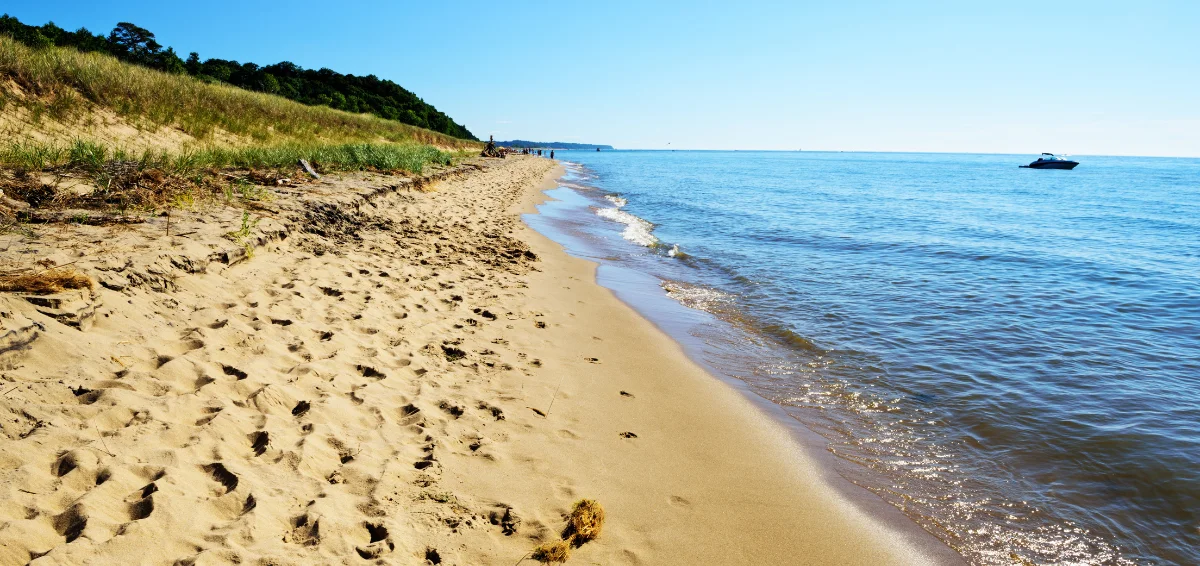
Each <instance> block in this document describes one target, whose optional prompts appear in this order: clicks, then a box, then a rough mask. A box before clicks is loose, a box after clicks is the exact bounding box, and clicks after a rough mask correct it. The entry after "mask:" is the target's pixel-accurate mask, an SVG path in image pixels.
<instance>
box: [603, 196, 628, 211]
mask: <svg viewBox="0 0 1200 566" xmlns="http://www.w3.org/2000/svg"><path fill="white" fill-rule="evenodd" d="M604 198H605V199H606V200H608V202H611V203H613V204H615V205H617V208H621V207H622V206H625V205H627V204H629V201H628V200H625V199H624V198H621V197H619V196H617V195H604Z"/></svg>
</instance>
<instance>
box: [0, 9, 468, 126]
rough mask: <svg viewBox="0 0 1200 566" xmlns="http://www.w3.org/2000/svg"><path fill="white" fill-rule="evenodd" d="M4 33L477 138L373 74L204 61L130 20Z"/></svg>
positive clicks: (10, 27)
mask: <svg viewBox="0 0 1200 566" xmlns="http://www.w3.org/2000/svg"><path fill="white" fill-rule="evenodd" d="M0 34H5V35H9V36H11V37H12V38H13V39H15V40H17V41H19V42H21V43H24V44H26V45H29V46H30V47H34V48H43V47H50V46H59V47H72V48H74V49H77V50H79V51H84V52H96V53H106V54H109V55H112V56H114V57H116V58H117V59H120V60H122V61H125V62H128V63H133V64H136V65H142V66H145V67H150V68H153V69H159V70H162V71H165V72H168V73H178V74H185V73H186V74H188V75H191V76H194V77H196V78H198V79H200V80H204V81H210V82H223V83H227V84H231V85H233V86H236V87H240V88H244V89H247V90H256V91H260V92H266V93H270V94H277V95H279V96H283V97H284V98H288V99H291V100H295V101H296V102H300V103H303V104H309V105H325V106H330V107H332V108H337V109H339V110H345V111H347V112H359V113H369V114H374V115H376V116H379V117H381V118H386V119H388V120H396V121H399V122H403V123H405V124H411V125H413V126H419V127H422V128H426V129H430V130H433V131H435V132H441V133H443V134H448V135H451V136H454V137H456V138H462V139H468V140H476V141H477V140H478V138H476V137H475V136H474V135H473V134H472V133H471V132H470V131H468V130H467V128H466V126H463V125H461V124H458V123H456V122H455V121H454V120H451V119H450V117H449V116H447V115H446V114H444V113H442V112H440V111H438V109H436V108H434V107H433V106H431V105H429V104H427V103H426V102H425V101H423V100H421V99H420V98H419V97H417V95H415V94H413V93H412V92H409V91H408V90H406V89H405V88H404V87H401V86H400V85H398V84H396V83H394V82H392V81H390V80H386V79H380V78H379V77H376V76H375V75H367V76H365V77H359V76H355V75H344V74H341V73H337V72H335V71H332V70H330V69H324V68H323V69H320V70H315V71H314V70H312V69H305V68H303V67H300V66H299V65H296V64H295V63H290V62H287V61H284V62H282V63H276V64H274V65H267V66H265V67H260V66H258V65H256V64H254V63H238V62H237V61H228V60H224V59H207V60H203V61H202V60H201V59H200V54H198V53H196V52H192V53H190V54H188V56H187V59H186V60H185V59H182V58H180V57H179V54H178V53H176V52H175V49H174V48H171V47H166V48H164V47H163V46H162V45H161V44H159V43H158V41H156V40H155V38H154V34H153V33H151V32H150V31H149V30H147V29H145V28H142V27H139V26H136V25H134V24H131V23H129V22H121V23H119V24H117V26H116V27H114V28H113V29H112V31H111V32H109V34H108V35H107V36H104V35H100V34H93V33H92V32H91V31H88V29H87V28H79V29H78V30H75V31H67V30H65V29H62V28H60V27H58V26H56V25H54V23H53V22H50V23H47V24H46V25H43V26H30V25H26V24H23V23H21V22H20V21H18V20H17V19H16V18H14V17H12V16H9V15H7V14H5V15H3V16H0Z"/></svg>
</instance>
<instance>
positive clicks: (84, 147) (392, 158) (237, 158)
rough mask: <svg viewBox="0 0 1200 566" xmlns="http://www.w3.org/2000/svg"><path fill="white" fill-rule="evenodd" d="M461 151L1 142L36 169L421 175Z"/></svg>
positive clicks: (3, 154) (8, 161)
mask: <svg viewBox="0 0 1200 566" xmlns="http://www.w3.org/2000/svg"><path fill="white" fill-rule="evenodd" d="M460 156H462V152H456V151H445V150H442V149H438V148H437V147H434V146H430V145H420V144H415V143H340V144H338V143H319V142H310V143H297V142H289V143H284V144H281V145H261V146H260V145H251V146H243V147H219V146H208V147H203V148H201V149H195V150H192V149H187V150H183V151H180V152H176V153H172V152H167V151H146V152H141V153H136V154H134V153H130V152H127V151H124V150H121V149H113V148H109V147H106V146H104V145H101V144H98V143H95V142H92V141H88V140H75V141H73V142H71V143H69V144H55V143H38V142H29V141H24V142H10V143H9V144H8V145H0V166H6V167H13V168H22V169H26V170H32V171H41V170H50V169H73V170H82V171H86V172H95V171H100V170H102V169H103V168H104V166H105V164H107V163H112V162H122V163H133V164H135V166H136V167H137V168H138V169H161V170H164V171H167V172H170V173H177V174H190V173H194V172H196V171H200V170H203V169H212V168H216V169H225V168H243V169H255V168H266V169H282V168H287V167H292V166H295V164H296V163H297V162H298V161H299V160H300V159H305V160H308V161H309V162H311V163H313V164H315V165H316V166H317V167H318V168H320V169H322V170H325V171H361V170H376V171H403V172H407V173H421V172H422V171H423V170H424V168H425V166H426V165H430V164H434V165H449V164H451V163H452V162H453V161H454V159H455V158H456V157H460Z"/></svg>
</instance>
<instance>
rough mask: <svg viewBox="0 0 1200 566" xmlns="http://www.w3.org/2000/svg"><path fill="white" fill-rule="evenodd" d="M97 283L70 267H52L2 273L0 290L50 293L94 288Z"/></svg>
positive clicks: (37, 293)
mask: <svg viewBox="0 0 1200 566" xmlns="http://www.w3.org/2000/svg"><path fill="white" fill-rule="evenodd" d="M94 287H95V283H93V282H92V280H91V279H90V278H89V277H88V276H86V275H83V274H82V273H78V272H76V271H73V270H70V269H51V270H47V271H43V272H40V273H32V274H20V275H15V274H6V275H0V292H7V293H33V294H35V295H50V294H53V293H61V292H63V291H66V290H68V289H93V288H94Z"/></svg>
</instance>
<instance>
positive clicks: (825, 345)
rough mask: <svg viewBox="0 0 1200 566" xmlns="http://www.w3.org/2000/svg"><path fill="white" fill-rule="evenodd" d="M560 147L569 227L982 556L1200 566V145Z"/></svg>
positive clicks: (845, 465)
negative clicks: (691, 317) (1171, 155)
mask: <svg viewBox="0 0 1200 566" xmlns="http://www.w3.org/2000/svg"><path fill="white" fill-rule="evenodd" d="M558 157H559V159H561V160H566V161H569V162H573V163H574V164H577V165H574V166H572V172H571V174H570V175H568V176H567V177H566V178H565V180H564V181H563V185H564V188H561V189H558V190H557V191H554V193H557V196H559V197H561V198H562V199H563V200H562V201H560V202H559V203H558V204H553V203H552V204H551V205H548V208H546V210H545V211H544V212H547V213H553V214H550V215H549V216H548V220H546V222H549V221H554V222H558V223H559V224H560V226H559V228H560V230H558V233H560V234H573V236H571V237H572V238H574V239H575V240H577V241H582V242H586V245H585V246H584V247H587V248H588V251H587V252H586V253H585V254H584V255H590V256H591V257H595V258H600V259H601V260H602V262H605V263H609V264H613V265H620V266H622V267H626V268H631V269H637V270H640V271H643V272H645V273H647V274H650V275H653V276H654V277H655V278H657V279H658V280H661V281H662V282H663V291H662V292H664V293H668V294H669V295H670V296H671V297H674V298H676V299H678V300H679V301H680V302H681V303H683V304H684V305H687V306H689V307H693V308H697V309H703V310H706V311H708V312H710V313H712V314H713V316H714V317H715V318H714V319H715V320H719V321H720V322H719V323H714V324H707V325H701V326H697V327H693V328H689V329H688V330H687V332H689V333H690V334H692V335H693V336H694V337H698V338H700V339H701V340H702V341H703V343H704V344H706V346H705V348H704V350H703V351H702V352H700V353H699V356H700V357H701V358H703V359H702V360H701V361H703V362H704V363H706V364H708V365H709V366H710V367H714V368H715V369H716V371H720V372H724V373H726V374H728V375H730V376H733V377H736V378H739V379H743V380H745V381H746V382H747V383H748V384H749V385H750V387H751V389H753V390H754V391H756V392H757V393H758V394H760V395H762V396H764V397H766V398H767V399H769V400H771V401H773V402H775V403H778V404H780V405H782V406H783V407H784V408H785V409H786V410H787V412H788V413H789V414H790V415H792V416H793V417H794V418H796V419H798V420H800V421H801V422H803V423H804V424H805V425H807V426H808V427H809V428H811V429H812V430H814V431H815V432H817V433H819V434H821V435H822V436H824V438H825V439H826V440H827V442H828V447H829V450H830V451H831V452H833V453H834V454H836V455H837V456H839V458H838V459H837V461H838V462H839V464H838V471H839V472H840V473H841V474H842V475H844V476H845V477H847V478H848V479H850V480H851V481H853V482H855V483H857V484H859V485H861V486H863V487H865V488H867V489H870V490H871V491H873V492H875V493H877V494H878V495H879V496H880V497H882V498H883V499H885V500H886V501H888V502H889V503H892V504H893V505H896V506H897V507H899V508H900V509H902V510H903V511H904V512H905V513H906V514H908V515H909V516H910V517H912V518H913V519H914V520H915V521H917V523H918V524H920V525H921V526H923V527H924V528H925V529H926V530H928V531H930V532H931V533H933V534H934V535H936V536H938V537H940V538H941V539H943V540H944V541H946V542H947V543H948V544H950V545H951V546H952V547H954V548H955V549H957V550H958V551H959V552H960V553H962V554H963V555H964V556H965V557H966V558H967V559H968V560H969V561H971V562H973V563H977V564H1014V563H1018V564H1019V563H1032V564H1127V563H1154V564H1200V387H1198V386H1200V160H1197V159H1166V158H1130V157H1081V158H1078V160H1079V161H1080V162H1081V163H1082V164H1081V165H1080V166H1079V167H1078V168H1077V169H1075V170H1074V171H1038V170H1028V169H1019V168H1018V167H1017V165H1019V164H1021V163H1024V162H1028V161H1030V160H1031V159H1032V157H1030V156H1011V155H951V154H891V153H810V152H803V153H801V152H620V151H618V152H599V153H596V152H582V151H581V152H560V153H559V154H558ZM606 195H607V197H606ZM555 207H557V208H555ZM639 219H640V220H639ZM535 227H537V226H535ZM580 249H583V248H581V247H580V246H578V245H577V246H575V250H576V251H579V250H580ZM648 315H649V316H650V317H651V318H652V319H653V318H654V314H653V313H648Z"/></svg>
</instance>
